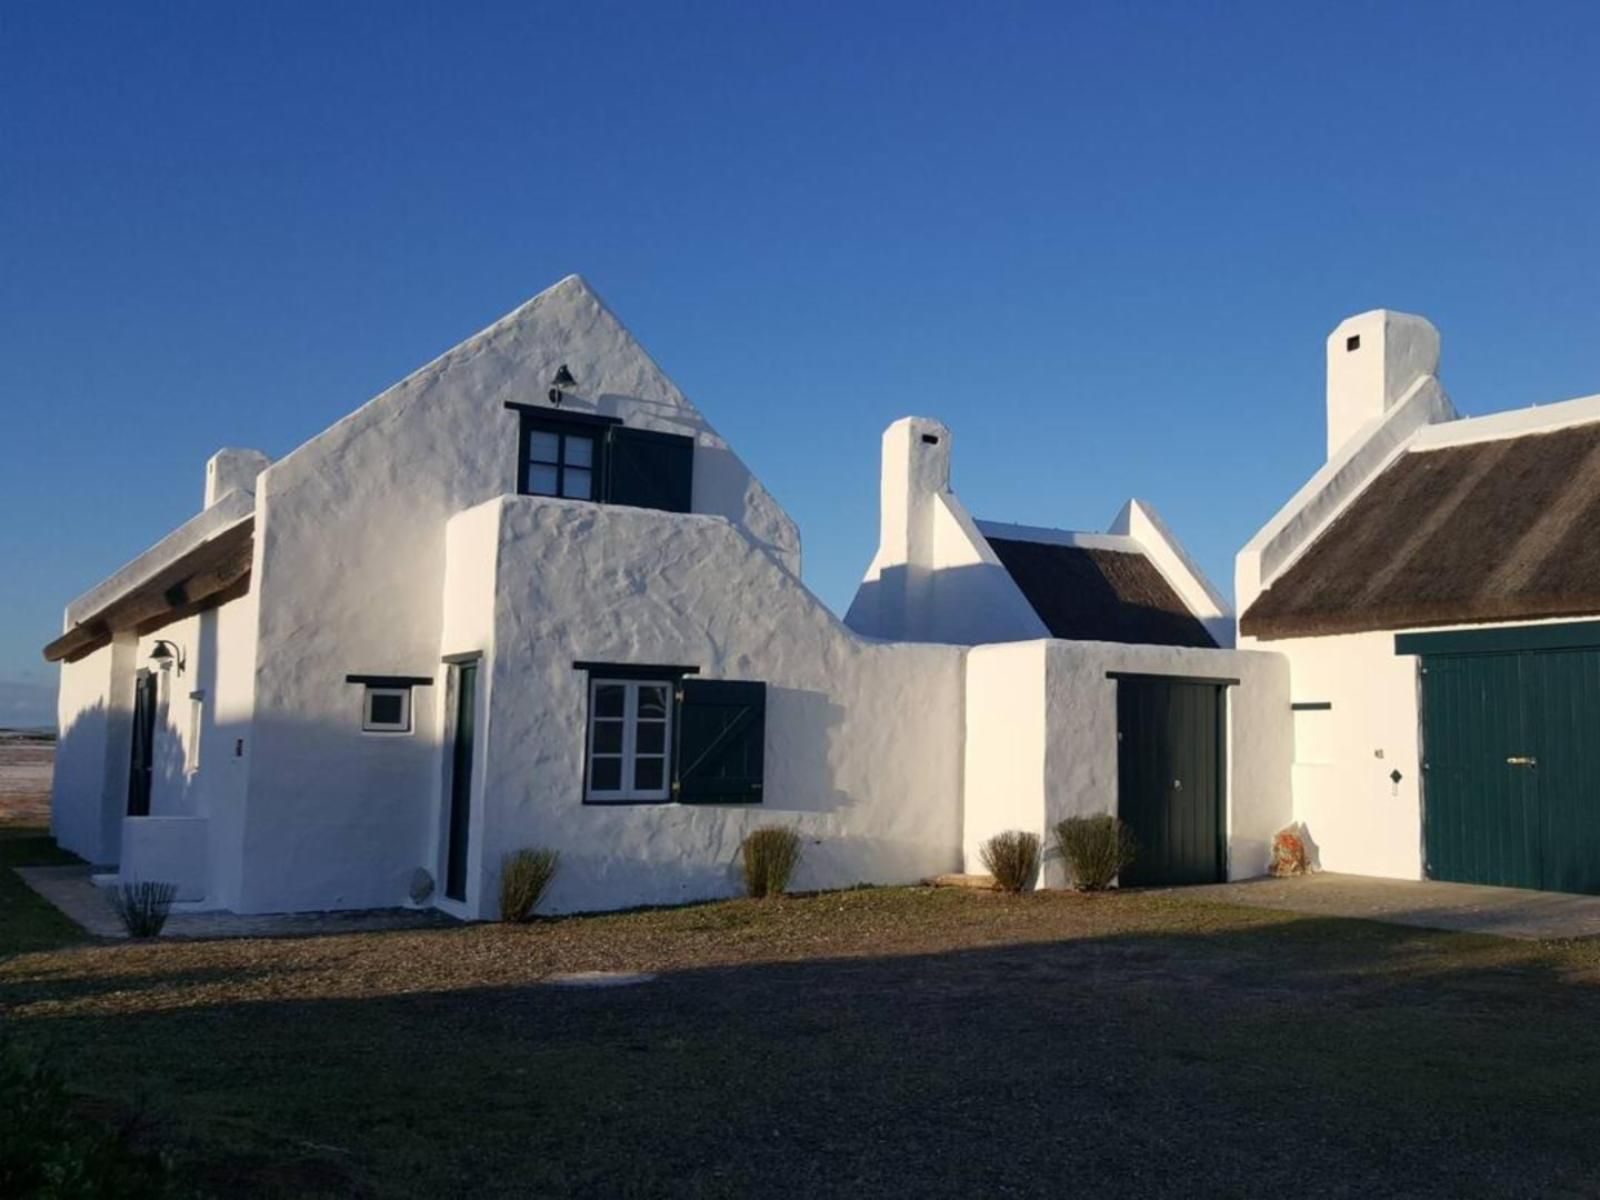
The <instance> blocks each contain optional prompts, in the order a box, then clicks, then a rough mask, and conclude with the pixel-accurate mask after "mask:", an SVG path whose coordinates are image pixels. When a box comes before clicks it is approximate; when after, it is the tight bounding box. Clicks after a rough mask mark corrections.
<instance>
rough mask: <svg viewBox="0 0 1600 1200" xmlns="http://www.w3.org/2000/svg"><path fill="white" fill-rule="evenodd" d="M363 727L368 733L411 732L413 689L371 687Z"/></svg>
mask: <svg viewBox="0 0 1600 1200" xmlns="http://www.w3.org/2000/svg"><path fill="white" fill-rule="evenodd" d="M361 728H362V729H364V730H366V732H368V733H410V732H411V689H410V688H384V687H369V688H368V689H367V694H366V699H365V702H364V706H363V708H362V715H361Z"/></svg>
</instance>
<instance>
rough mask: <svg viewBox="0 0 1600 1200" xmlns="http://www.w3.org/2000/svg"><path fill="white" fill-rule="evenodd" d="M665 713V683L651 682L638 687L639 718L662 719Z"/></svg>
mask: <svg viewBox="0 0 1600 1200" xmlns="http://www.w3.org/2000/svg"><path fill="white" fill-rule="evenodd" d="M666 715H667V689H666V685H664V684H659V683H652V684H651V685H649V686H648V687H642V688H640V689H639V718H640V719H641V720H645V721H649V720H652V719H654V720H657V721H659V720H662V719H663V718H665V717H666Z"/></svg>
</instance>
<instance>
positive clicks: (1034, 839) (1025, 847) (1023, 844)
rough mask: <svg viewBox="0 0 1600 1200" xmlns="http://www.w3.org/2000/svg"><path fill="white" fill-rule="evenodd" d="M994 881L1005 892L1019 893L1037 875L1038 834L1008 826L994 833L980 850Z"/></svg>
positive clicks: (984, 863)
mask: <svg viewBox="0 0 1600 1200" xmlns="http://www.w3.org/2000/svg"><path fill="white" fill-rule="evenodd" d="M979 853H980V856H981V857H982V858H983V865H984V866H985V867H986V868H987V869H988V871H989V874H991V875H993V876H994V881H995V884H996V885H997V886H998V887H999V888H1000V889H1001V890H1002V891H1006V892H1020V891H1022V889H1023V888H1025V887H1027V886H1028V885H1029V884H1031V883H1032V882H1033V880H1034V877H1035V876H1037V875H1038V874H1039V835H1038V834H1037V833H1024V832H1023V831H1022V830H1020V829H1010V830H1007V831H1006V832H1005V833H997V834H995V835H994V836H993V837H992V838H990V839H989V840H988V841H987V842H985V843H984V844H983V849H982V850H981V851H980V852H979Z"/></svg>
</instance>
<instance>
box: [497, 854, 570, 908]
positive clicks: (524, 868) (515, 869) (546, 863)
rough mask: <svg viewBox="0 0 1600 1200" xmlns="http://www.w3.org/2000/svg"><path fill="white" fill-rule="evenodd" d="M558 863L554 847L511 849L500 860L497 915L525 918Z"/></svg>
mask: <svg viewBox="0 0 1600 1200" xmlns="http://www.w3.org/2000/svg"><path fill="white" fill-rule="evenodd" d="M560 866H561V854H560V852H559V851H556V850H546V849H543V848H536V849H531V850H514V851H512V852H511V853H510V854H507V855H506V856H505V857H504V858H502V859H501V860H500V919H501V920H502V921H526V920H527V919H528V918H529V917H531V916H533V910H534V909H536V908H538V907H539V901H541V900H543V899H544V894H545V892H547V891H549V890H550V883H551V881H552V880H554V879H555V877H556V870H557V868H559V867H560Z"/></svg>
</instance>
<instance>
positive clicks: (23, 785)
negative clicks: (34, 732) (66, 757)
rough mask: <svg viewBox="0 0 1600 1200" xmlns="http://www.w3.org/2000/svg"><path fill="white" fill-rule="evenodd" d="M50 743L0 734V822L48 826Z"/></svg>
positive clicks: (52, 752)
mask: <svg viewBox="0 0 1600 1200" xmlns="http://www.w3.org/2000/svg"><path fill="white" fill-rule="evenodd" d="M55 759H56V746H55V743H54V742H45V741H37V740H33V739H28V738H20V737H13V736H9V735H6V734H0V823H5V822H12V823H19V824H28V825H48V824H49V823H50V773H51V770H52V768H53V767H54V765H55Z"/></svg>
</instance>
